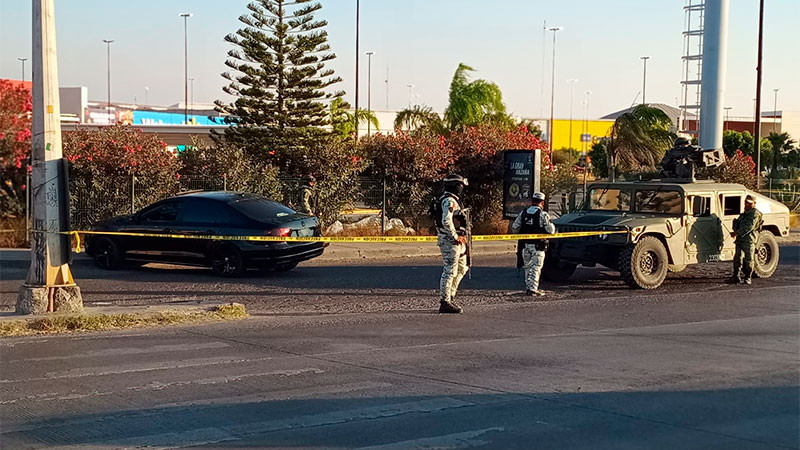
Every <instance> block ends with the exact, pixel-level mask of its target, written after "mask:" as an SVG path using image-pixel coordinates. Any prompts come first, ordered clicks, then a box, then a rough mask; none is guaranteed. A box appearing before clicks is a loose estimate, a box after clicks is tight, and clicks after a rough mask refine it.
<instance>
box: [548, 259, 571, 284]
mask: <svg viewBox="0 0 800 450" xmlns="http://www.w3.org/2000/svg"><path fill="white" fill-rule="evenodd" d="M577 267H578V265H577V264H572V263H566V262H561V261H559V260H558V258H550V255H547V257H545V259H544V267H542V276H543V277H544V279H545V280H547V281H567V280H569V277H571V276H572V274H574V273H575V269H576V268H577Z"/></svg>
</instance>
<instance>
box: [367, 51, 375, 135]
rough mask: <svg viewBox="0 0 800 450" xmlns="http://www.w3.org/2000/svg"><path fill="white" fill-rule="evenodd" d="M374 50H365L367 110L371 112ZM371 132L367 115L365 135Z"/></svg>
mask: <svg viewBox="0 0 800 450" xmlns="http://www.w3.org/2000/svg"><path fill="white" fill-rule="evenodd" d="M374 54H375V52H371V51H370V52H367V112H372V55H374ZM371 133H372V129H371V124H370V121H369V117H367V137H369V136H370V134H371Z"/></svg>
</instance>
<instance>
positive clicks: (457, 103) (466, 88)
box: [444, 63, 514, 130]
mask: <svg viewBox="0 0 800 450" xmlns="http://www.w3.org/2000/svg"><path fill="white" fill-rule="evenodd" d="M474 71H475V69H473V68H472V67H470V66H468V65H466V64H464V63H461V64H459V65H458V69H456V73H455V74H454V75H453V80H452V81H451V82H450V103H449V104H448V106H447V109H445V111H444V120H445V123H447V126H448V127H449V128H450V129H451V130H456V129H459V128H462V127H465V126H474V125H478V124H481V123H487V122H488V123H492V124H495V125H505V126H513V125H514V123H513V119H511V118H510V117H509V116H508V114H507V113H506V106H505V105H504V104H503V93H502V92H500V88H499V87H498V86H497V85H496V84H494V83H492V82H491V81H486V80H474V81H469V77H468V75H469V72H474Z"/></svg>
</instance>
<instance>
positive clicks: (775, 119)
mask: <svg viewBox="0 0 800 450" xmlns="http://www.w3.org/2000/svg"><path fill="white" fill-rule="evenodd" d="M779 90H780V89H773V90H772V91H773V92H775V106H774V108H772V132H773V133H777V132H778V91H779Z"/></svg>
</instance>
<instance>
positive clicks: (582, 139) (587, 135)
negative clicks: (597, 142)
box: [581, 133, 592, 142]
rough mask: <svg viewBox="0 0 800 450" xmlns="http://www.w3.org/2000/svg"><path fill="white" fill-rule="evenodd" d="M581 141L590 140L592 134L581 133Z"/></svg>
mask: <svg viewBox="0 0 800 450" xmlns="http://www.w3.org/2000/svg"><path fill="white" fill-rule="evenodd" d="M581 142H592V135H591V134H589V133H583V134H581Z"/></svg>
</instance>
